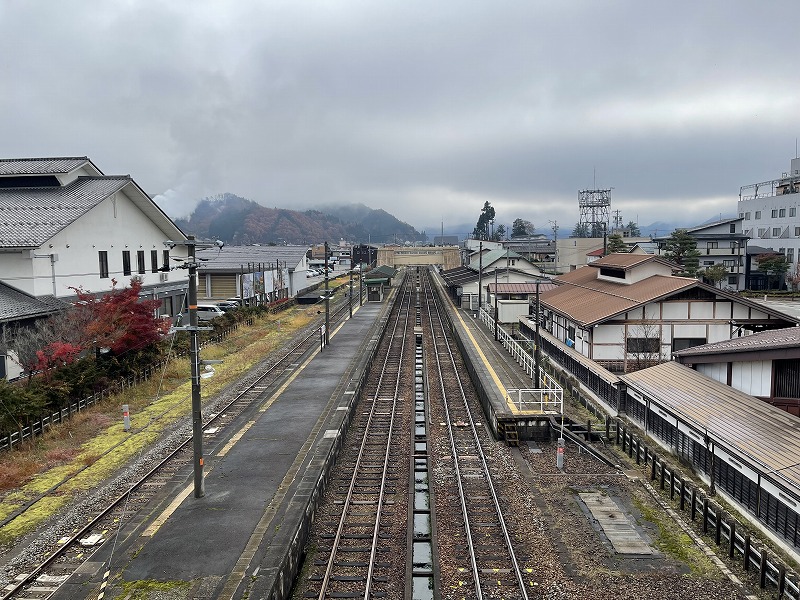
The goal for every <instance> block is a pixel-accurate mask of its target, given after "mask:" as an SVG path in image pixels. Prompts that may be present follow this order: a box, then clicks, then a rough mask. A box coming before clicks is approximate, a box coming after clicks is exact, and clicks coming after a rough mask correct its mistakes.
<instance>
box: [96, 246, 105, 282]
mask: <svg viewBox="0 0 800 600" xmlns="http://www.w3.org/2000/svg"><path fill="white" fill-rule="evenodd" d="M97 256H98V258H99V259H100V279H108V252H107V251H105V250H100V251H99V252H98V253H97Z"/></svg>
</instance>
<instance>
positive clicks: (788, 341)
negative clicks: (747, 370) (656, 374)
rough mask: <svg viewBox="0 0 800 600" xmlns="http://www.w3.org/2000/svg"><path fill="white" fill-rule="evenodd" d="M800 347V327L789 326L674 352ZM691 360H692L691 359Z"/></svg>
mask: <svg viewBox="0 0 800 600" xmlns="http://www.w3.org/2000/svg"><path fill="white" fill-rule="evenodd" d="M787 348H791V349H793V350H794V349H800V327H787V328H785V329H772V330H770V331H762V332H760V333H754V334H753V335H746V336H744V337H739V338H733V339H732V340H724V341H722V342H714V343H713V344H703V345H702V346H693V347H692V348H687V349H686V350H680V351H678V352H673V354H674V355H675V356H680V357H682V358H684V357H689V356H702V355H709V354H728V353H732V352H758V351H762V350H781V349H787ZM689 362H691V361H689Z"/></svg>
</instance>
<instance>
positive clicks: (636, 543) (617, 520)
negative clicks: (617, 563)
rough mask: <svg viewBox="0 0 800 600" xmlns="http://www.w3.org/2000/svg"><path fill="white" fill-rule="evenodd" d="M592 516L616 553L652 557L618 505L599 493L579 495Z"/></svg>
mask: <svg viewBox="0 0 800 600" xmlns="http://www.w3.org/2000/svg"><path fill="white" fill-rule="evenodd" d="M578 496H579V497H580V499H581V501H582V502H583V503H584V505H585V506H586V508H587V509H588V510H589V512H590V513H591V515H592V518H593V519H594V520H595V522H596V524H597V526H598V527H599V528H600V529H601V530H602V531H603V533H604V534H605V536H606V538H608V541H609V542H610V543H611V546H612V547H613V549H614V552H616V553H617V554H631V555H635V556H650V555H651V554H653V549H652V548H651V547H650V544H648V543H647V542H646V541H645V540H644V539H643V538H642V536H641V535H639V532H638V531H637V530H636V527H635V526H634V525H633V523H632V522H631V520H630V519H629V518H628V515H626V514H625V513H624V512H623V511H622V510H620V508H619V506H617V503H616V502H614V500H612V499H611V498H609V497H608V496H606V495H604V494H600V493H597V492H594V493H584V494H578Z"/></svg>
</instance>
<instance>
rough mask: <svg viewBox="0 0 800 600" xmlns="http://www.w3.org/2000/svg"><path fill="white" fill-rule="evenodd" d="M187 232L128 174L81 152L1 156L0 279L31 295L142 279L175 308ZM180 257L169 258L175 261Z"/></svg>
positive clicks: (71, 294)
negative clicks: (108, 171)
mask: <svg viewBox="0 0 800 600" xmlns="http://www.w3.org/2000/svg"><path fill="white" fill-rule="evenodd" d="M166 240H173V241H183V240H186V236H185V235H184V234H183V232H182V231H181V230H180V229H178V227H177V226H176V225H175V224H174V223H173V222H172V221H171V220H170V218H169V217H168V216H167V215H166V214H165V213H164V212H163V211H162V210H161V209H160V208H159V207H158V206H157V205H156V204H155V203H154V202H153V201H152V200H151V199H150V197H149V196H148V195H147V194H146V193H145V192H144V191H143V190H142V189H141V188H140V187H139V186H138V185H137V184H136V182H134V181H133V179H131V177H130V176H129V175H113V176H106V175H104V174H103V173H102V172H101V171H100V169H98V168H97V167H96V166H95V165H94V164H93V163H92V161H90V160H89V159H88V158H86V157H68V158H22V159H0V280H2V282H3V283H5V284H7V285H9V286H11V287H13V288H16V289H18V290H20V291H22V292H24V293H26V294H29V295H30V296H33V297H35V298H41V297H46V296H54V297H56V298H59V299H62V300H67V301H69V300H73V299H75V297H76V294H75V289H76V288H82V289H84V290H86V291H89V292H92V293H96V294H102V293H104V292H108V291H109V290H111V289H112V288H113V287H114V285H115V284H116V286H117V287H125V286H127V285H128V284H129V282H130V279H131V278H132V277H138V278H140V279H141V281H142V291H143V295H144V296H146V297H148V298H153V299H159V300H161V301H162V306H161V309H160V313H161V314H164V315H174V314H176V313H175V310H176V308H177V307H176V303H178V306H180V299H181V298H182V297H183V295H184V293H185V290H186V288H187V287H188V278H187V273H186V271H185V270H178V271H170V272H167V271H164V270H163V268H164V267H169V266H170V259H171V258H174V257H177V258H185V257H186V256H187V250H186V247H185V246H176V247H175V248H173V249H172V250H169V249H168V248H167V247H166V246H165V245H164V242H165V241H166ZM177 264H178V263H174V262H173V263H171V266H176V265H177Z"/></svg>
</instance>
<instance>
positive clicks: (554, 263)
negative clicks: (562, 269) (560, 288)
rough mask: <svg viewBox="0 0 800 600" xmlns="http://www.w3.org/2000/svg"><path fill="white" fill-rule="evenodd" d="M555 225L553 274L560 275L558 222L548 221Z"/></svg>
mask: <svg viewBox="0 0 800 600" xmlns="http://www.w3.org/2000/svg"><path fill="white" fill-rule="evenodd" d="M548 222H549V223H552V224H553V250H555V253H554V256H553V274H554V275H558V221H548Z"/></svg>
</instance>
